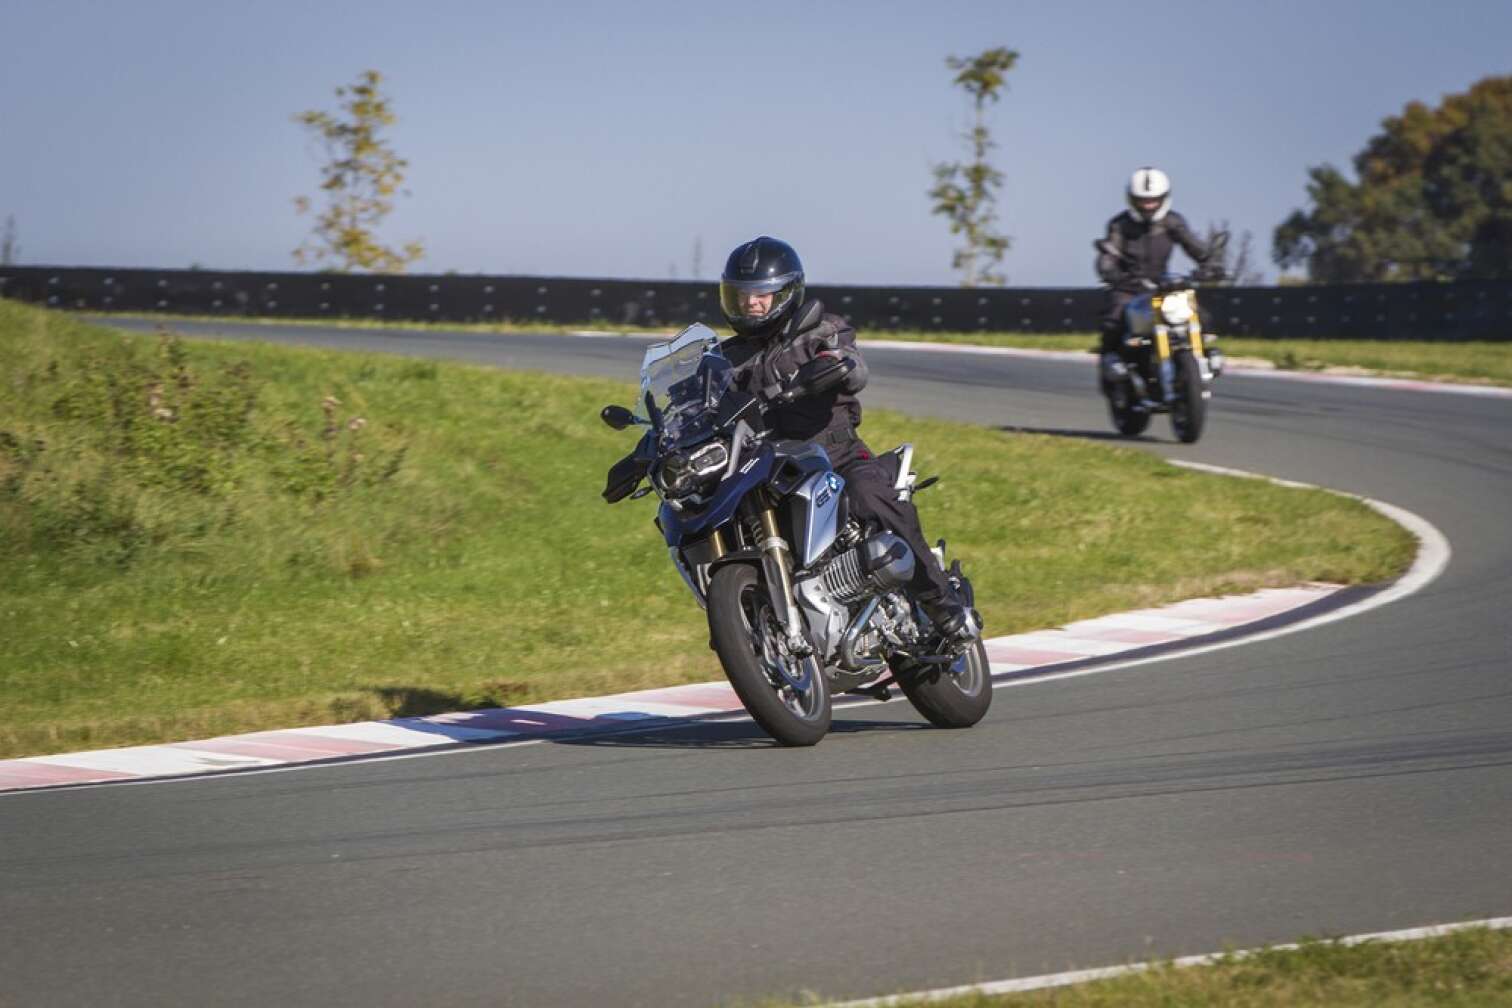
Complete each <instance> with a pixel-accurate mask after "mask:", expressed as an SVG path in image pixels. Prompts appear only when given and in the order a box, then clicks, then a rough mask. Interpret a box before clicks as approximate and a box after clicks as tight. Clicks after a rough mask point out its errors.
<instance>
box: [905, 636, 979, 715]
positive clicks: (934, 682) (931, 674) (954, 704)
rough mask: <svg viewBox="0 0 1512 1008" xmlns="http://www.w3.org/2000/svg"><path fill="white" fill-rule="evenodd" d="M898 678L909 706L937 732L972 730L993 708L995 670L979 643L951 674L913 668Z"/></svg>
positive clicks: (925, 668) (959, 661)
mask: <svg viewBox="0 0 1512 1008" xmlns="http://www.w3.org/2000/svg"><path fill="white" fill-rule="evenodd" d="M895 674H896V676H897V679H898V686H899V687H901V688H902V690H903V694H904V696H906V697H908V702H909V703H911V704H913V705H914V707H915V708H916V709H917V710H918V712H919V713H920V714H923V715H924V717H925V718H926V719H927V720H928V721H929V723H930V724H932V725H934V726H935V727H936V728H970V727H971V726H972V725H974V724H976V723H977V722H978V721H980V720H982V718H984V717H986V715H987V708H989V707H991V706H992V670H991V668H990V667H989V666H988V663H987V648H986V647H985V646H984V645H983V644H982V642H981V641H980V640H978V641H975V642H974V643H973V644H972V645H971V647H970V648H968V649H967V650H966V652H965V653H964V654H962V655H961V656H960V657H959V658H957V659H956V663H955V664H954V665H953V666H950V668H949V670H948V671H947V670H946V669H942V668H938V667H931V666H927V665H926V666H918V665H913V666H910V667H908V668H902V669H897V670H895Z"/></svg>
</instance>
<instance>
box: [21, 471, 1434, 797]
mask: <svg viewBox="0 0 1512 1008" xmlns="http://www.w3.org/2000/svg"><path fill="white" fill-rule="evenodd" d="M1173 464H1175V465H1179V466H1183V467H1185V468H1189V469H1199V470H1203V471H1206V472H1210V473H1213V474H1215V475H1223V476H1232V477H1240V478H1246V479H1266V480H1269V481H1270V482H1273V483H1277V484H1280V485H1282V486H1291V487H1303V488H1311V489H1322V488H1316V487H1311V485H1310V484H1305V483H1294V482H1291V481H1287V480H1279V479H1273V478H1271V477H1267V476H1262V475H1260V474H1257V473H1249V472H1244V471H1242V470H1237V469H1224V468H1222V467H1219V466H1208V465H1202V464H1200V463H1195V462H1180V461H1177V462H1174V463H1173ZM1329 492H1330V493H1339V491H1336V490H1334V491H1329ZM1339 495H1340V496H1344V497H1354V495H1353V494H1343V493H1339ZM1354 499H1356V500H1359V501H1362V502H1363V503H1365V504H1366V505H1368V506H1369V507H1371V508H1374V509H1375V510H1377V511H1379V512H1381V513H1382V514H1384V515H1386V516H1387V517H1388V518H1390V519H1392V520H1393V521H1395V522H1397V523H1398V524H1399V525H1401V526H1403V527H1404V528H1406V529H1407V530H1408V531H1409V532H1411V533H1412V534H1413V535H1414V536H1415V537H1416V538H1417V540H1418V552H1417V557H1416V558H1415V559H1414V561H1413V563H1412V566H1411V567H1410V568H1409V569H1408V571H1407V573H1405V574H1403V575H1402V576H1401V577H1400V578H1398V579H1397V580H1396V581H1394V582H1393V583H1392V584H1391V585H1390V586H1388V587H1386V588H1384V589H1382V590H1380V591H1377V592H1373V593H1371V594H1369V595H1368V596H1366V597H1365V598H1362V599H1357V600H1355V601H1352V602H1349V601H1342V600H1341V604H1339V605H1335V606H1325V607H1323V608H1324V609H1325V611H1323V612H1321V613H1316V614H1313V615H1310V616H1309V615H1304V614H1302V613H1298V614H1297V618H1295V619H1292V620H1285V621H1282V625H1280V626H1269V627H1261V626H1257V625H1256V624H1258V623H1260V622H1262V621H1267V620H1273V619H1274V618H1275V617H1279V616H1283V615H1284V614H1287V613H1291V612H1293V611H1295V610H1299V609H1301V608H1303V607H1305V606H1311V605H1313V604H1315V603H1319V602H1322V601H1324V600H1326V599H1328V598H1329V597H1330V596H1332V595H1334V594H1335V593H1336V592H1339V591H1341V590H1342V589H1343V586H1341V585H1334V584H1310V585H1302V586H1300V587H1295V588H1267V589H1263V590H1261V591H1258V592H1254V593H1251V594H1249V595H1238V596H1227V597H1222V598H1202V599H1188V600H1186V601H1184V602H1176V603H1173V604H1171V605H1167V606H1161V607H1159V608H1156V609H1142V610H1139V611H1136V612H1127V613H1115V614H1113V615H1111V616H1099V617H1097V618H1095V619H1088V620H1080V621H1078V622H1075V623H1070V624H1067V625H1066V626H1064V627H1060V628H1058V629H1054V630H1036V631H1032V632H1030V633H1023V634H1013V635H1010V636H1006V637H994V638H991V639H989V640H987V641H986V642H985V643H986V648H987V657H988V661H989V663H990V665H991V669H992V673H993V679H994V683H993V685H994V688H997V687H1004V686H1025V685H1031V684H1034V683H1042V682H1048V681H1053V680H1058V679H1067V678H1073V677H1080V676H1087V675H1099V674H1103V673H1107V672H1115V671H1120V670H1123V669H1127V668H1131V667H1135V666H1140V665H1146V664H1149V663H1151V662H1156V661H1164V660H1166V659H1169V658H1173V657H1177V656H1190V655H1198V654H1205V653H1207V652H1211V651H1217V650H1221V649H1225V648H1231V647H1237V646H1239V645H1242V644H1248V643H1252V642H1255V641H1261V640H1268V639H1270V638H1273V637H1279V636H1281V635H1283V634H1290V633H1296V632H1298V631H1301V630H1306V629H1310V628H1312V627H1315V626H1320V625H1322V624H1324V623H1331V622H1334V621H1337V620H1341V619H1346V618H1348V617H1350V616H1353V615H1356V614H1358V613H1361V612H1364V611H1366V610H1368V609H1374V608H1376V607H1379V606H1383V605H1387V604H1388V603H1391V602H1394V601H1396V600H1397V599H1400V598H1402V597H1404V596H1406V595H1410V594H1412V593H1413V592H1415V591H1417V590H1419V589H1421V588H1422V587H1424V586H1425V585H1427V584H1428V583H1429V582H1431V581H1432V580H1434V579H1435V578H1436V577H1438V575H1439V574H1440V573H1442V572H1443V570H1444V568H1445V567H1447V566H1448V563H1449V558H1450V555H1451V551H1450V547H1449V542H1448V540H1447V539H1445V538H1444V536H1443V534H1442V533H1441V532H1439V530H1438V529H1436V528H1435V527H1434V526H1433V525H1432V524H1430V523H1429V522H1427V521H1426V520H1424V519H1423V518H1421V517H1419V516H1417V515H1415V514H1413V513H1412V512H1410V511H1406V510H1404V509H1402V508H1399V507H1396V506H1395V505H1392V504H1386V503H1384V502H1382V501H1376V500H1371V499H1370V498H1368V497H1354ZM1245 628H1251V629H1248V630H1247V629H1245ZM1219 635H1221V636H1219ZM1215 636H1217V637H1218V639H1214V638H1215ZM1151 648H1157V649H1159V650H1158V651H1157V653H1154V654H1139V653H1138V652H1145V651H1147V650H1148V649H1151ZM1119 655H1125V657H1124V658H1122V659H1119V660H1115V661H1110V660H1109V659H1110V658H1116V657H1117V656H1119ZM839 702H841V703H843V704H844V705H846V706H854V705H859V704H870V703H877V702H879V701H876V700H871V699H867V698H858V697H845V698H841V699H840V700H839ZM743 714H744V708H743V707H742V706H741V704H740V700H739V698H738V697H736V695H735V691H734V690H733V689H731V688H730V685H729V684H728V683H726V682H709V683H694V684H691V685H687V686H670V687H667V688H664V689H654V690H641V691H639V692H635V693H619V694H614V695H612V696H601V697H584V698H580V699H575V700H555V701H551V702H549V703H542V704H535V705H532V706H529V707H501V708H493V709H490V710H481V711H463V712H458V713H454V714H436V715H432V716H430V717H410V718H394V719H392V720H388V721H367V722H358V723H355V724H340V725H324V726H320V727H315V728H288V729H282V730H278V731H265V732H253V733H251V734H248V735H226V736H222V737H220V738H213V739H203V740H201V741H197V742H172V743H168V744H165V745H150V746H131V747H128V748H121V749H101V750H96V751H93V752H76V753H61V754H58V755H53V756H28V757H23V758H21V759H12V760H0V795H3V794H5V793H7V792H10V793H14V792H20V791H27V790H33V789H37V788H55V787H67V786H76V785H94V784H123V783H131V782H133V781H144V780H159V779H176V778H185V777H198V776H203V775H207V774H215V773H224V772H227V771H234V770H240V771H257V770H268V769H277V768H280V767H288V766H297V765H300V764H312V763H321V762H329V761H334V760H350V759H357V758H363V757H366V758H382V757H394V756H403V755H404V754H407V753H414V754H417V755H423V754H425V753H427V752H435V751H437V750H449V749H456V748H458V747H460V746H465V745H467V744H469V743H506V744H507V743H515V744H519V743H528V742H535V741H543V740H547V739H553V738H557V739H560V738H564V737H577V736H582V735H585V734H595V733H601V732H625V731H633V730H637V729H642V730H644V729H646V728H653V727H662V726H669V725H674V724H679V723H686V722H687V721H689V720H692V719H709V718H721V717H730V716H740V715H743Z"/></svg>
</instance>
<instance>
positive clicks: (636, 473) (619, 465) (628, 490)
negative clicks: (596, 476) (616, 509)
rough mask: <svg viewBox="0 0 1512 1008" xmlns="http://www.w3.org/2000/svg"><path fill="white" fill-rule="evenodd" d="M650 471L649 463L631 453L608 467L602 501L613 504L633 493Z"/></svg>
mask: <svg viewBox="0 0 1512 1008" xmlns="http://www.w3.org/2000/svg"><path fill="white" fill-rule="evenodd" d="M650 471H651V462H650V460H648V459H644V458H642V457H640V455H639V454H637V453H635V452H631V453H630V454H629V455H626V456H625V457H624V458H622V459H620V460H619V461H618V462H616V463H614V465H612V466H610V467H609V477H608V479H607V480H606V481H605V485H604V500H605V501H606V502H607V503H609V504H613V503H614V502H615V501H620V500H624V499H625V498H626V497H629V496H630V495H631V494H632V493H634V492H635V488H636V487H637V486H639V485H640V481H641V480H643V479H645V477H646V474H647V473H648V472H650Z"/></svg>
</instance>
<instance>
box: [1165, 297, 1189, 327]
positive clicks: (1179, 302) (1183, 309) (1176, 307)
mask: <svg viewBox="0 0 1512 1008" xmlns="http://www.w3.org/2000/svg"><path fill="white" fill-rule="evenodd" d="M1160 316H1161V318H1163V319H1165V321H1166V325H1173V326H1177V325H1186V324H1187V323H1188V322H1190V321H1191V320H1192V299H1191V298H1190V297H1188V296H1187V295H1186V294H1185V293H1184V292H1182V291H1177V292H1176V293H1174V294H1167V295H1166V296H1165V297H1164V298H1162V299H1161V302H1160Z"/></svg>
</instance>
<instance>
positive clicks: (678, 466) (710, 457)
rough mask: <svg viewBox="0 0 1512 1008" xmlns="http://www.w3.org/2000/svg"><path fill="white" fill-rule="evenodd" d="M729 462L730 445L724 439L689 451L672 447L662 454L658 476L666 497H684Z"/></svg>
mask: <svg viewBox="0 0 1512 1008" xmlns="http://www.w3.org/2000/svg"><path fill="white" fill-rule="evenodd" d="M729 462H730V449H729V448H728V447H726V446H725V444H724V442H723V441H710V442H709V443H708V444H703V445H699V446H698V447H697V448H694V449H693V450H692V451H675V452H672V453H671V454H669V455H667V456H666V457H664V458H663V459H662V463H661V467H660V468H659V469H658V470H657V474H656V475H657V480H658V482H660V484H661V488H662V491H663V492H664V493H665V494H666V495H667V496H668V497H686V496H687V495H688V494H690V493H692V492H693V491H694V490H696V489H697V488H698V487H699V485H700V484H702V483H703V482H704V481H705V480H706V479H707V478H708V477H710V476H713V475H715V474H716V473H719V472H721V471H723V469H724V467H725V466H726V465H728V464H729Z"/></svg>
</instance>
